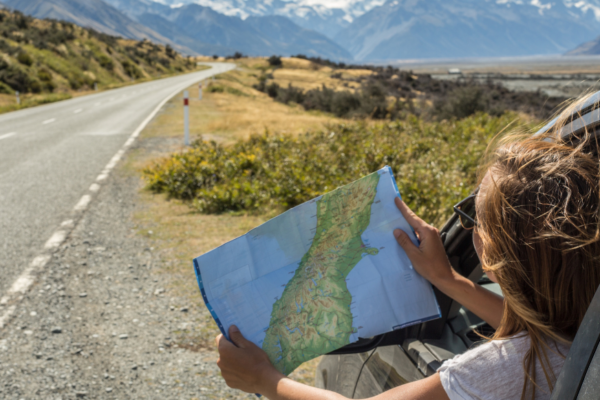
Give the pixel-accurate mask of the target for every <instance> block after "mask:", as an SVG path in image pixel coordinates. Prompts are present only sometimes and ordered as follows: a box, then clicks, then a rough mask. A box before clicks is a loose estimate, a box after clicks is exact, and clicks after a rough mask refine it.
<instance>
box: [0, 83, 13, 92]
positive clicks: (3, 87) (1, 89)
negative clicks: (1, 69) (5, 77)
mask: <svg viewBox="0 0 600 400" xmlns="http://www.w3.org/2000/svg"><path fill="white" fill-rule="evenodd" d="M0 93H2V94H15V91H14V90H13V89H12V88H11V87H10V86H8V85H7V84H6V83H4V82H0Z"/></svg>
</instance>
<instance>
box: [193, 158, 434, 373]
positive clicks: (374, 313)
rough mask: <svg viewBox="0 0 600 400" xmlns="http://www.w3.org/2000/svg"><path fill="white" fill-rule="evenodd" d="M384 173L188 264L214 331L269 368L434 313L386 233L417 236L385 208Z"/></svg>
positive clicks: (389, 179) (388, 200)
mask: <svg viewBox="0 0 600 400" xmlns="http://www.w3.org/2000/svg"><path fill="white" fill-rule="evenodd" d="M398 196H400V193H399V192H398V188H397V186H396V181H395V180H394V177H393V174H392V170H391V168H390V167H385V168H383V169H381V170H379V171H377V172H375V173H373V174H371V175H368V176H366V177H364V178H362V179H359V180H357V181H356V182H353V183H351V184H349V185H346V186H343V187H340V188H338V189H336V190H334V191H332V192H329V193H327V194H324V195H323V196H321V197H318V198H316V199H314V200H311V201H309V202H307V203H304V204H302V205H300V206H298V207H295V208H293V209H291V210H289V211H287V212H285V213H283V214H281V215H280V216H278V217H275V218H273V219H272V220H270V221H268V222H266V223H265V224H263V225H261V226H259V227H258V228H255V229H253V230H252V231H250V232H248V233H247V234H246V235H244V236H241V237H239V238H237V239H235V240H232V241H231V242H229V243H226V244H224V245H222V246H220V247H218V248H216V249H214V250H212V251H210V252H208V253H206V254H204V255H202V256H200V257H198V258H196V259H195V260H194V269H195V271H196V276H197V278H198V284H199V285H200V291H201V292H202V297H203V298H204V302H205V303H206V307H207V308H208V309H209V311H210V313H211V314H212V316H213V318H214V319H215V321H216V323H217V325H218V326H219V329H221V332H223V334H224V335H225V336H226V337H228V335H227V332H228V329H229V327H230V326H231V325H236V326H237V327H238V328H239V329H240V331H241V333H242V334H243V335H244V336H245V337H246V339H248V340H250V341H252V342H254V343H255V344H256V345H258V346H259V347H261V348H262V349H263V350H264V351H265V352H266V353H267V354H268V356H269V358H270V360H271V362H272V363H273V365H274V366H275V367H276V368H277V369H278V370H279V371H281V372H282V373H284V374H286V375H287V374H290V373H291V372H292V371H293V370H294V369H295V368H296V367H298V366H299V365H300V364H302V363H304V362H306V361H309V360H311V359H313V358H315V357H318V356H320V355H323V354H327V353H329V352H331V351H333V350H337V349H339V348H341V347H344V346H346V345H348V344H350V343H353V342H355V341H357V340H358V339H359V338H368V337H373V336H375V335H378V334H382V333H386V332H389V331H392V330H395V329H400V328H403V327H406V326H409V325H413V324H417V323H421V322H424V321H428V320H431V319H435V318H439V317H440V310H439V306H438V304H437V301H436V299H435V296H434V293H433V289H432V287H431V285H430V284H429V283H428V282H427V281H426V280H425V279H423V278H422V277H421V276H420V275H419V274H417V273H416V272H415V271H414V269H413V268H412V265H411V263H410V261H409V259H408V257H407V256H406V254H405V253H404V251H403V250H402V249H401V247H400V246H398V244H397V243H396V240H395V238H394V235H393V231H394V229H396V228H400V229H402V230H404V231H405V232H407V233H408V234H409V235H410V237H411V238H412V240H413V242H414V243H415V244H417V243H418V241H417V238H416V236H415V234H414V232H413V230H412V229H411V227H410V226H409V225H408V223H407V222H406V220H405V219H404V218H403V217H402V214H401V213H400V212H399V211H398V209H397V208H396V205H395V204H394V198H395V197H398Z"/></svg>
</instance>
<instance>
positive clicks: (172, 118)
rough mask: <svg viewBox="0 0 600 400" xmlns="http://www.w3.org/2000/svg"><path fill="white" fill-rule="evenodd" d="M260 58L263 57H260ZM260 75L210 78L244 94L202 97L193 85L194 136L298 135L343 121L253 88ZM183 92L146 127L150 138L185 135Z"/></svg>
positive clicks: (224, 138) (226, 139)
mask: <svg viewBox="0 0 600 400" xmlns="http://www.w3.org/2000/svg"><path fill="white" fill-rule="evenodd" d="M259 61H260V60H259ZM258 76H259V74H257V73H256V71H252V70H242V71H239V70H238V71H232V72H229V73H226V74H224V75H223V76H220V77H219V78H218V79H217V80H216V81H214V82H213V81H212V80H209V86H222V87H229V88H232V89H236V90H238V91H240V92H242V93H243V95H234V94H231V93H207V92H206V91H205V93H204V96H203V100H198V87H197V86H196V85H194V86H192V87H190V88H189V89H188V90H189V92H190V135H191V137H192V139H199V138H203V139H204V140H215V141H218V142H225V143H228V142H233V141H235V140H239V139H244V138H248V137H249V136H250V135H252V134H255V133H263V132H264V131H265V130H269V131H271V132H283V133H289V134H298V133H303V132H307V131H310V130H318V129H323V127H324V125H326V124H330V123H337V122H341V120H339V119H337V118H334V117H332V116H330V115H327V114H324V113H321V112H306V111H304V109H303V108H302V107H300V106H288V105H285V104H281V103H277V102H275V101H273V100H272V99H271V98H269V96H267V95H266V94H264V93H261V92H259V91H257V90H255V89H253V88H252V85H253V84H255V83H258ZM182 103H183V95H182V94H180V95H178V96H177V97H176V98H175V99H174V100H172V101H170V102H169V103H168V104H167V105H166V106H165V107H164V108H163V110H162V111H161V112H160V113H159V115H158V116H157V117H156V118H155V120H154V121H153V122H152V123H151V124H150V125H149V126H148V127H147V128H146V130H145V131H144V135H146V136H147V137H157V136H160V137H164V136H179V137H183V108H182V106H181V105H182Z"/></svg>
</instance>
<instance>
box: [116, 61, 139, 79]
mask: <svg viewBox="0 0 600 400" xmlns="http://www.w3.org/2000/svg"><path fill="white" fill-rule="evenodd" d="M121 65H122V66H123V70H124V71H125V73H126V74H127V75H129V76H130V77H131V78H133V79H140V78H142V77H143V76H144V74H143V73H142V71H141V70H140V69H139V68H138V66H137V65H135V64H134V63H132V62H131V61H129V60H125V61H122V62H121Z"/></svg>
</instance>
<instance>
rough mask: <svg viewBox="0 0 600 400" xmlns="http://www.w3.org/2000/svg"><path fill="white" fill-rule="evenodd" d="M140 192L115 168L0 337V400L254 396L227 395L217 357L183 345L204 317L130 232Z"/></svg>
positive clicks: (133, 179) (132, 179) (136, 179)
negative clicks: (176, 289)
mask: <svg viewBox="0 0 600 400" xmlns="http://www.w3.org/2000/svg"><path fill="white" fill-rule="evenodd" d="M148 143H149V142H148V139H145V140H144V139H142V144H140V145H138V146H136V147H138V149H139V148H140V147H144V146H145V147H148V146H149V145H148ZM160 145H161V141H160V140H157V139H154V142H153V143H152V144H151V145H150V146H149V147H153V146H160ZM140 185H141V182H140V178H139V177H138V176H132V174H130V173H127V172H126V171H124V170H123V168H117V169H116V170H115V172H114V174H113V176H112V177H111V178H110V179H109V180H108V182H107V183H106V184H105V185H104V186H103V187H102V189H101V191H100V193H99V194H98V196H97V198H96V199H95V200H94V201H93V203H92V204H91V206H90V208H89V209H88V211H87V212H86V213H85V215H84V216H83V217H82V219H81V220H80V221H79V222H78V224H77V226H76V228H75V230H74V231H73V233H72V234H71V235H70V237H69V238H68V239H67V241H66V242H65V244H64V245H63V246H61V248H60V249H59V250H58V251H57V252H56V253H55V254H54V256H53V258H52V260H51V261H50V262H49V263H48V265H47V266H46V268H45V270H44V271H43V272H42V273H41V274H40V275H39V276H38V279H37V282H36V284H35V285H34V286H33V288H32V290H31V291H30V292H29V293H28V294H27V295H25V297H24V299H23V301H22V302H21V303H20V304H19V305H18V308H17V312H16V314H15V317H14V318H13V320H12V322H11V323H10V324H9V325H8V326H7V327H6V328H5V329H3V330H2V331H0V398H2V399H130V398H135V399H142V398H143V399H204V398H248V399H250V398H255V397H254V396H252V395H245V394H243V393H241V392H238V391H233V390H230V389H228V388H227V386H226V385H225V382H224V381H223V379H222V378H221V377H220V374H219V371H218V368H217V366H216V363H215V361H216V359H217V354H216V353H215V352H214V350H210V349H206V348H203V347H202V346H198V345H197V343H193V342H189V343H182V342H181V340H182V338H185V337H186V336H182V335H181V334H180V332H182V331H188V332H189V331H192V332H193V330H194V327H195V326H196V324H198V323H199V321H205V320H206V310H205V308H204V305H203V304H189V303H188V302H189V300H186V298H184V297H179V296H178V294H177V293H175V292H173V291H174V290H173V289H169V277H168V275H167V274H164V273H160V270H161V260H160V257H159V255H158V254H157V252H156V251H154V249H153V248H152V247H150V246H151V245H150V244H149V242H148V241H147V240H146V239H145V238H144V237H142V236H140V235H138V234H137V233H136V227H135V224H134V222H133V220H132V216H133V215H134V214H135V213H136V211H138V210H139V209H140V207H143V206H142V205H141V204H140V202H139V201H137V199H138V190H139V188H140ZM190 268H191V267H190ZM202 339H203V340H212V339H213V338H202ZM183 340H185V339H183Z"/></svg>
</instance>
